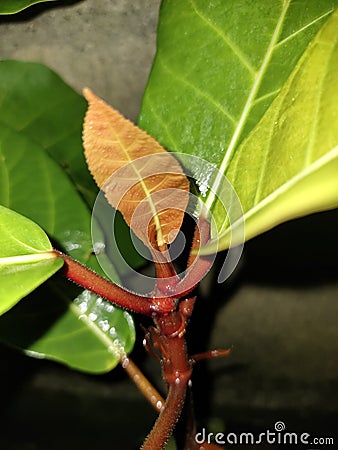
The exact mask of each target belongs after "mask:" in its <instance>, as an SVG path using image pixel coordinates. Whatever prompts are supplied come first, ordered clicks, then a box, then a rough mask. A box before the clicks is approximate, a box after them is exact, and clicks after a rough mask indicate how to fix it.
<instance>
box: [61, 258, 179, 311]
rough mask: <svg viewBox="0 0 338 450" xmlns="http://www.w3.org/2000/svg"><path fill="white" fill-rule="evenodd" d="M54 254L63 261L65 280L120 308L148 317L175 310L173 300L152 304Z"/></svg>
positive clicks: (147, 298) (150, 301)
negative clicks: (67, 279)
mask: <svg viewBox="0 0 338 450" xmlns="http://www.w3.org/2000/svg"><path fill="white" fill-rule="evenodd" d="M54 252H55V254H57V256H60V257H61V258H62V259H63V260H64V262H65V264H64V266H63V270H64V273H65V276H66V277H67V278H69V279H70V280H72V281H74V282H75V283H77V284H79V285H80V286H82V287H84V288H85V289H88V290H89V291H92V292H94V293H95V294H97V295H99V296H101V297H104V298H105V299H106V300H109V301H111V302H113V303H115V304H116V305H117V306H120V307H121V308H125V309H128V310H129V311H132V312H135V313H139V314H144V315H148V316H151V315H153V314H154V313H158V312H161V313H165V312H170V311H172V310H173V309H174V308H175V305H176V303H175V299H174V298H171V299H168V298H163V299H162V298H157V299H156V302H154V301H153V299H152V298H151V297H146V296H142V295H138V294H135V293H133V292H130V291H127V290H125V289H122V288H121V287H119V286H117V285H116V284H114V283H113V282H111V281H109V280H107V279H106V278H103V277H101V276H100V275H98V274H97V273H95V272H93V271H92V270H90V269H88V267H85V266H83V265H82V264H80V263H79V262H77V261H75V260H74V259H72V258H71V257H70V256H68V255H65V254H64V253H62V252H60V251H58V250H54Z"/></svg>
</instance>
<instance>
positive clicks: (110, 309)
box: [104, 303, 114, 313]
mask: <svg viewBox="0 0 338 450" xmlns="http://www.w3.org/2000/svg"><path fill="white" fill-rule="evenodd" d="M104 309H105V310H106V311H107V312H109V313H110V312H113V311H114V305H112V304H111V303H105V306H104Z"/></svg>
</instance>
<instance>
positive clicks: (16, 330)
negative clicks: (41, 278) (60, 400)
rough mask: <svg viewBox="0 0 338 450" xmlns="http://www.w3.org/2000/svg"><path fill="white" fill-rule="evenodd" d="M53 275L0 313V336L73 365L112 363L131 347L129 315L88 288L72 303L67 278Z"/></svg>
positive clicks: (89, 367)
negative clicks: (30, 293) (4, 311)
mask: <svg viewBox="0 0 338 450" xmlns="http://www.w3.org/2000/svg"><path fill="white" fill-rule="evenodd" d="M52 281H53V282H47V283H46V284H44V285H43V286H41V287H40V288H39V289H37V291H36V292H35V293H34V295H32V296H29V297H28V298H27V299H25V301H24V302H20V303H19V304H18V305H16V306H15V307H14V308H13V309H12V310H11V311H9V312H8V313H7V314H5V315H4V316H2V317H1V318H0V330H1V333H0V340H1V341H3V342H5V343H6V344H9V345H11V346H14V347H17V348H21V349H24V351H25V352H26V353H27V354H28V355H30V356H34V357H36V358H48V359H52V360H55V361H58V362H61V363H63V364H66V365H67V366H69V367H71V368H73V369H77V370H81V371H85V372H89V373H104V372H107V371H109V370H111V369H113V368H114V367H115V366H116V365H117V364H118V363H119V362H120V359H121V356H122V355H124V354H127V353H129V352H130V351H131V350H132V348H133V345H134V342H135V329H134V325H133V321H132V318H131V316H130V315H129V314H128V313H127V312H126V311H122V310H121V309H119V308H116V307H115V306H114V305H112V304H111V303H109V302H106V301H104V300H102V299H101V298H98V297H97V296H96V295H94V294H92V293H91V292H88V291H84V292H82V293H80V294H79V295H78V296H77V297H76V298H75V301H74V303H73V302H72V301H70V298H71V296H70V295H69V294H70V292H69V286H68V285H67V283H66V281H65V280H54V279H53V280H52Z"/></svg>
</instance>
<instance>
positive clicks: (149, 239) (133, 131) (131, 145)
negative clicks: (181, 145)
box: [83, 89, 189, 248]
mask: <svg viewBox="0 0 338 450" xmlns="http://www.w3.org/2000/svg"><path fill="white" fill-rule="evenodd" d="M84 95H85V97H86V99H87V101H88V103H89V108H88V111H87V114H86V117H85V122H84V130H83V143H84V148H85V156H86V160H87V164H88V167H89V170H90V172H91V173H92V175H93V177H94V179H95V181H96V183H97V184H98V186H99V187H100V188H101V189H102V190H103V191H104V192H105V195H106V197H107V199H108V201H109V203H110V204H111V205H112V206H113V207H114V208H116V209H117V210H119V211H120V212H121V213H122V215H123V217H124V219H125V221H126V222H127V223H128V225H129V226H130V227H131V228H132V230H133V231H134V233H135V234H136V235H137V236H138V237H139V238H140V239H141V240H142V241H143V242H144V243H145V244H146V245H147V246H148V247H149V245H150V243H151V244H152V245H154V244H155V246H158V247H159V248H162V246H163V245H164V244H168V243H171V242H172V241H173V240H174V238H175V237H176V235H177V232H178V230H179V229H180V227H181V225H182V221H183V217H184V212H185V209H186V207H187V204H188V200H189V181H188V179H187V177H186V176H185V175H184V173H183V171H182V168H181V166H180V165H179V163H178V162H177V160H176V159H175V158H174V156H173V155H172V154H171V153H169V152H167V151H166V150H165V149H164V148H163V147H162V146H161V145H160V144H159V143H158V142H157V141H156V140H155V139H153V138H152V137H151V136H149V135H148V134H147V133H146V132H145V131H143V130H141V129H140V128H138V127H137V126H136V125H134V124H133V123H131V122H130V121H129V120H128V119H126V118H125V117H123V116H122V115H121V114H120V113H119V112H117V111H116V110H114V109H113V108H112V107H111V106H109V105H107V104H106V103H105V102H104V101H103V100H101V99H99V98H98V97H96V96H95V95H94V94H93V93H92V92H91V91H90V90H89V89H85V90H84Z"/></svg>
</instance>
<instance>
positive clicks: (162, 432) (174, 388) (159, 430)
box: [141, 383, 187, 450]
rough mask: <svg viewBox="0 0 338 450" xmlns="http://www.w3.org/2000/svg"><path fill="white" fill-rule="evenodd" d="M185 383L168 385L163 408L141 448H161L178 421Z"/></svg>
mask: <svg viewBox="0 0 338 450" xmlns="http://www.w3.org/2000/svg"><path fill="white" fill-rule="evenodd" d="M186 388H187V386H186V384H184V383H180V384H177V385H171V386H170V387H169V391H168V396H167V399H166V402H165V404H164V408H163V410H162V412H161V413H160V415H159V416H158V418H157V421H156V422H155V425H154V428H153V429H152V430H151V432H150V434H149V435H148V437H147V439H146V441H145V442H144V444H143V446H142V447H141V449H142V450H162V449H163V448H164V447H165V445H166V443H167V441H168V439H169V437H170V435H171V433H172V430H173V428H174V426H175V425H176V422H177V421H178V419H179V417H180V414H181V411H182V407H183V404H184V400H185V394H186Z"/></svg>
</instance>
